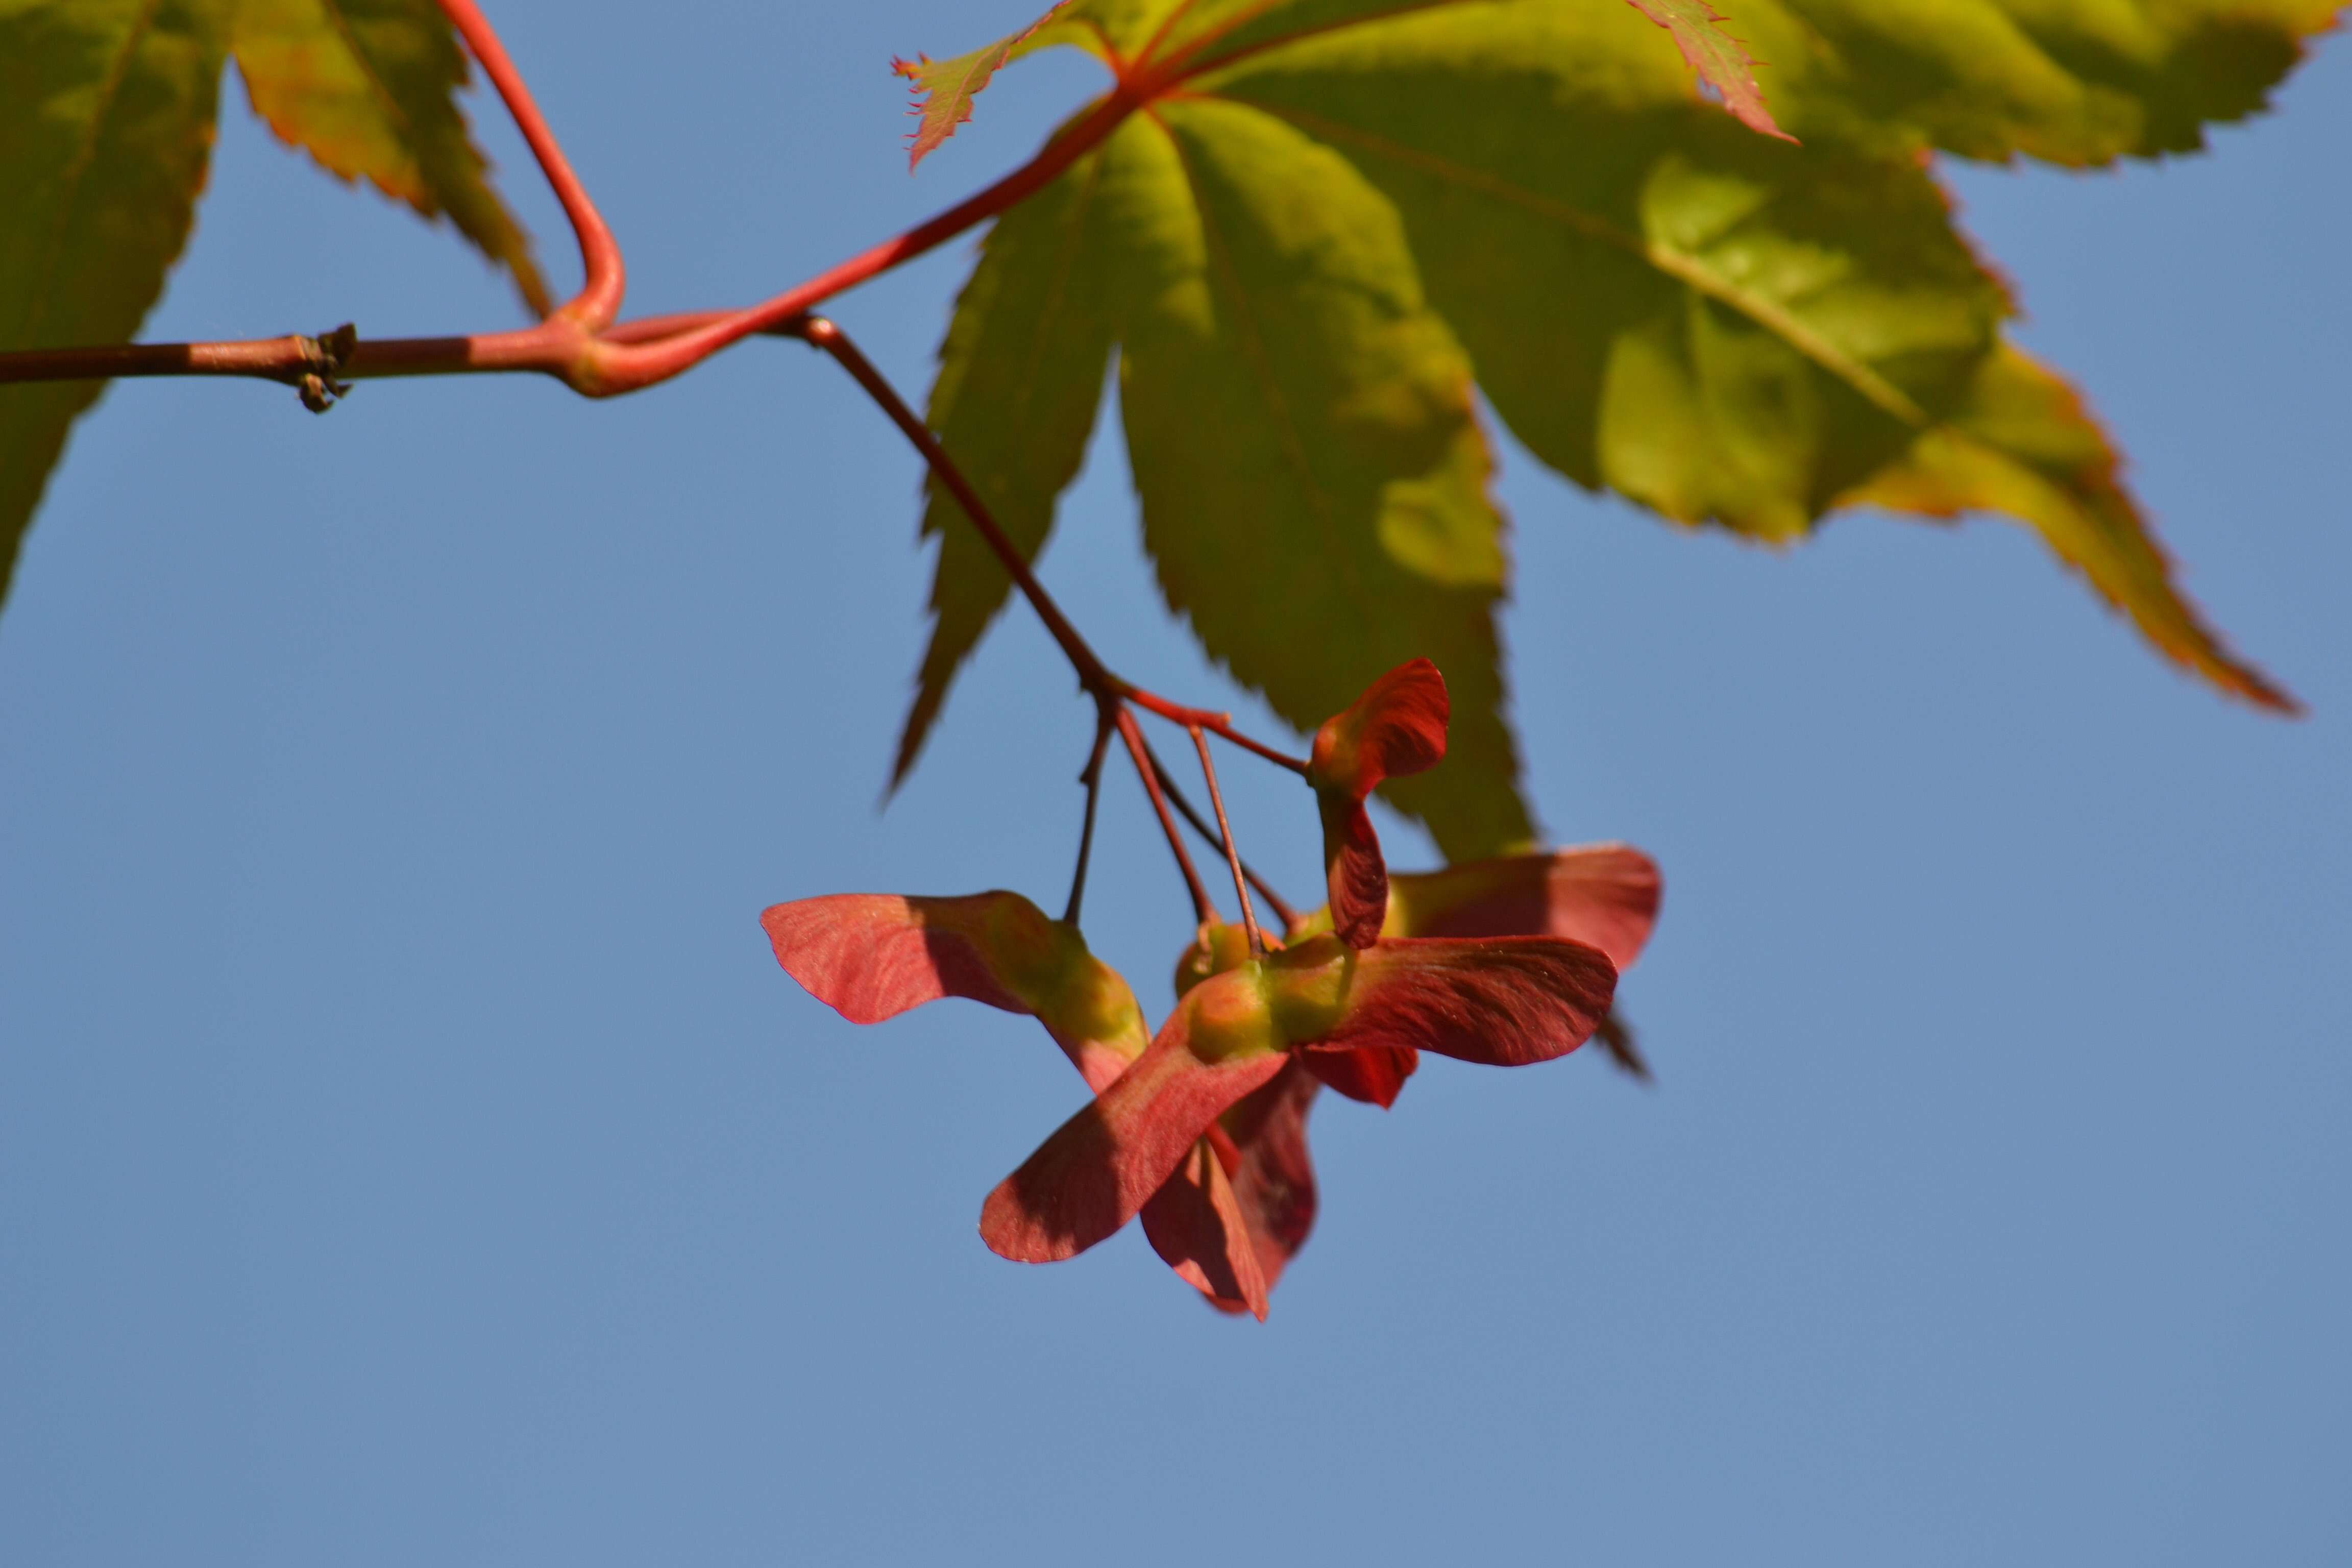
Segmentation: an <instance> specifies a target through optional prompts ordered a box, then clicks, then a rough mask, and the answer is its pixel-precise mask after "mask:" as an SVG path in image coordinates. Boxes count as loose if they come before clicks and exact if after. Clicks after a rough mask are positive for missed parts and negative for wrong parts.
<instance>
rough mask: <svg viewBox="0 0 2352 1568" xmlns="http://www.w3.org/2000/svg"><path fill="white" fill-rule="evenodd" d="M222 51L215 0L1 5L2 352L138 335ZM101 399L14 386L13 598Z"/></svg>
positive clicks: (2, 486) (2, 583)
mask: <svg viewBox="0 0 2352 1568" xmlns="http://www.w3.org/2000/svg"><path fill="white" fill-rule="evenodd" d="M221 52H222V42H221V31H220V28H219V26H218V12H217V10H216V8H215V5H213V4H212V3H210V0H74V3H72V4H69V5H68V4H58V3H56V0H0V349H26V348H60V347H66V346H69V345H74V344H80V343H104V342H124V341H126V340H128V339H129V338H130V337H131V334H132V333H133V332H135V331H138V328H139V323H140V321H141V320H142V319H143V318H144V317H145V316H146V314H147V310H148V307H150V306H151V305H152V304H153V303H154V302H155V299H156V296H157V295H159V294H160V293H161V292H162V291H163V275H164V272H165V271H166V269H167V268H170V266H171V265H172V262H173V259H174V258H176V257H177V256H178V255H179V253H180V247H181V246H182V245H183V244H184V242H185V241H186V239H187V237H188V226H189V223H190V221H191V219H192V217H193V215H194V205H195V198H196V193H197V192H198V191H199V190H201V189H202V188H203V186H204V183H205V165H206V161H207V159H208V158H209V157H210V154H211V152H212V142H213V106H214V103H215V100H216V99H217V97H218V95H219V91H220V68H221ZM101 390H103V387H102V385H101V384H99V383H95V382H68V383H59V384H46V385H44V384H30V385H16V386H0V595H5V593H6V591H7V584H8V579H9V576H10V574H12V572H13V570H14V568H15V564H16V552H17V546H18V542H19V541H20V540H21V538H22V537H23V534H24V531H25V526H26V522H27V521H29V520H30V519H31V517H32V514H33V509H34V507H35V506H36V505H37V504H38V503H39V501H40V498H41V491H42V489H43V488H44V487H45V486H46V485H47V481H48V475H49V470H50V468H52V467H53V466H54V465H55V464H56V462H57V459H58V454H59V453H61V452H62V451H63V450H64V449H65V440H66V432H67V430H68V427H69V426H71V425H72V424H73V421H74V418H75V416H77V415H79V413H80V412H81V411H82V410H83V409H85V408H87V407H89V405H90V404H91V403H93V402H95V401H96V400H97V398H98V395H99V394H100V391H101Z"/></svg>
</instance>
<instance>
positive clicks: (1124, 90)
mask: <svg viewBox="0 0 2352 1568" xmlns="http://www.w3.org/2000/svg"><path fill="white" fill-rule="evenodd" d="M441 3H442V5H443V6H444V9H445V10H446V12H447V13H448V15H449V16H450V19H451V20H452V22H453V23H455V24H457V26H458V28H459V30H460V32H461V33H463V34H464V36H465V37H466V41H467V45H468V47H471V48H473V50H474V51H475V56H476V58H478V59H480V60H481V61H482V68H483V71H484V73H485V74H486V75H488V77H489V78H490V80H491V82H492V84H493V85H494V86H495V87H496V88H497V89H498V90H499V94H500V96H501V97H502V98H503V99H504V100H506V102H507V105H508V108H509V110H510V111H511V112H512V113H513V114H514V115H515V117H516V123H517V124H518V126H520V128H521V130H522V132H523V136H524V139H525V140H526V141H527V142H530V147H531V151H532V153H533V154H534V155H535V156H537V157H538V158H539V160H540V165H541V168H542V169H543V170H544V171H545V172H546V174H547V176H548V180H549V182H550V183H551V184H553V185H554V186H555V188H556V195H557V198H558V200H560V201H562V204H563V206H564V211H565V213H566V215H567V216H569V217H570V218H571V220H572V226H573V228H574V230H575V231H576V232H577V234H578V236H579V238H580V246H581V258H582V262H583V266H584V267H585V268H586V269H587V273H588V282H587V285H586V287H584V288H583V289H582V291H581V292H580V294H579V295H578V296H577V297H576V298H574V299H573V300H572V301H571V302H570V303H568V304H566V305H565V306H564V307H563V308H562V310H559V311H558V312H557V313H556V315H555V316H553V317H551V318H550V319H549V320H548V321H541V322H540V323H539V324H538V325H536V326H532V327H526V328H523V329H521V330H520V331H503V332H475V333H469V334H466V335H462V336H452V337H437V338H383V339H377V340H373V341H369V340H362V341H361V342H359V343H358V344H357V346H356V347H355V349H354V350H353V352H352V353H351V355H350V356H348V357H347V358H346V359H345V360H344V361H343V362H342V363H341V364H340V365H339V366H338V367H336V368H337V370H338V372H339V374H342V375H344V376H348V377H351V378H353V379H359V378H373V377H378V376H394V375H468V374H505V373H515V372H531V373H536V374H542V375H551V376H553V377H555V378H556V379H557V380H559V381H562V383H564V384H566V385H568V386H570V387H571V388H572V390H573V391H575V392H578V393H581V394H583V395H587V396H591V397H610V396H614V395H620V394H623V393H629V392H636V391H640V390H642V389H644V388H646V387H648V386H652V385H654V384H656V383H658V382H663V381H667V380H668V379H669V378H670V377H672V376H675V375H677V374H681V373H682V372H685V371H688V370H690V369H692V368H693V367H694V366H695V365H697V364H698V363H701V362H702V361H704V360H706V359H708V358H709V357H710V356H711V355H712V354H714V353H718V352H719V351H720V350H721V349H724V348H728V347H730V346H731V345H732V344H735V343H738V342H741V341H742V340H743V339H745V338H747V337H751V336H755V335H758V334H761V333H775V332H780V331H789V330H790V328H791V326H792V323H793V321H795V320H796V319H797V318H799V317H800V316H802V315H803V314H804V313H805V312H807V311H808V310H813V309H814V308H815V307H816V306H818V305H820V304H822V303H823V302H824V301H825V300H829V299H831V298H833V297H834V296H835V294H838V293H841V292H842V291H843V290H845V289H851V288H855V287H856V285H858V284H860V283H864V282H866V281H867V280H868V279H873V278H875V277H877V276H878V275H880V274H881V273H884V272H887V271H888V270H889V269H890V268H894V267H897V266H898V265H899V264H900V263H902V262H906V261H909V260H912V259H913V258H916V257H918V256H920V255H922V254H923V253H925V252H926V251H929V250H931V249H934V248H935V247H938V246H940V245H941V244H944V243H945V242H946V241H948V240H950V239H952V238H954V237H956V236H957V235H960V234H961V233H963V232H964V231H965V230H967V229H970V228H971V227H973V226H976V225H978V224H981V223H983V222H985V221H987V220H988V219H989V218H992V217H994V216H996V215H997V214H999V213H1001V212H1003V211H1004V210H1005V209H1006V208H1007V207H1010V206H1012V205H1013V204H1014V203H1016V202H1019V201H1021V200H1022V199H1023V198H1024V197H1026V196H1028V195H1032V194H1033V193H1034V192H1036V191H1037V190H1039V189H1041V188H1043V187H1044V186H1045V185H1046V184H1049V183H1050V182H1052V181H1053V180H1054V179H1055V177H1056V176H1058V175H1059V174H1061V173H1062V172H1063V171H1064V170H1065V169H1067V168H1068V167H1069V166H1070V165H1071V164H1072V163H1076V161H1077V160H1078V159H1079V158H1081V157H1083V156H1084V155H1085V154H1086V153H1087V152H1088V151H1089V150H1090V149H1092V148H1093V147H1095V146H1096V145H1097V144H1098V143H1099V142H1101V141H1102V140H1103V139H1104V138H1105V137H1107V136H1108V135H1109V134H1110V133H1111V132H1112V131H1114V130H1115V129H1117V128H1118V124H1119V123H1120V121H1124V120H1125V119H1126V118H1127V117H1128V116H1129V114H1132V113H1133V112H1135V110H1137V109H1138V108H1139V107H1140V106H1141V105H1142V104H1143V103H1144V102H1145V101H1146V100H1148V99H1149V98H1150V97H1151V96H1152V95H1153V94H1155V93H1158V92H1160V91H1161V90H1163V89H1164V86H1165V84H1164V83H1162V82H1160V81H1158V80H1157V79H1148V78H1141V77H1139V78H1135V79H1129V80H1126V81H1122V82H1120V83H1119V84H1118V86H1117V87H1116V88H1115V89H1113V90H1112V91H1111V92H1110V93H1109V94H1108V95H1106V96H1105V97H1104V98H1103V99H1101V100H1098V101H1097V103H1096V105H1095V106H1094V108H1093V109H1092V110H1089V111H1088V112H1087V114H1085V115H1083V116H1081V117H1080V118H1079V119H1078V120H1077V121H1076V123H1074V124H1072V125H1071V126H1070V127H1069V128H1068V129H1067V130H1066V131H1064V132H1062V133H1061V134H1060V135H1059V136H1056V137H1055V138H1054V139H1053V140H1052V141H1050V142H1047V143H1046V144H1045V146H1044V147H1043V148H1041V149H1039V151H1038V153H1037V154H1036V156H1035V157H1034V158H1031V159H1030V160H1029V161H1028V162H1027V163H1024V164H1022V165H1021V166H1020V167H1019V168H1017V169H1014V170H1013V172H1012V173H1011V174H1006V175H1005V176H1004V177H1003V179H1000V180H998V181H997V182H996V183H995V184H992V185H990V186H988V187H987V188H986V189H984V190H982V191H980V192H978V193H977V194H975V195H971V196H969V197H967V198H966V199H964V200H963V201H961V202H958V203H957V204H956V205H953V206H951V207H950V208H948V209H947V210H946V211H945V212H942V213H940V214H939V215H938V216H934V217H931V218H929V219H927V220H926V221H924V222H922V223H919V224H917V225H916V226H914V227H913V228H910V229H908V230H907V231H906V232H905V233H903V234H901V235H898V236H897V237H895V238H891V239H887V240H885V241H883V242H882V243H881V244H879V245H876V246H872V247H868V248H866V250H863V251H861V252H859V253H858V254H857V255H856V256H853V257H851V258H849V259H848V260H846V261H844V262H842V263H840V264H839V265H837V266H835V267H832V268H827V269H826V270H824V271H823V272H820V273H818V274H817V275H816V276H815V277H814V278H811V279H808V280H807V281H805V282H803V283H797V284H794V285H793V287H792V288H790V289H785V290H784V291H783V292H782V293H781V294H778V295H775V296H773V297H772V298H771V299H768V300H763V301H761V303H759V304H757V305H752V306H749V307H746V308H743V309H739V310H700V311H694V312H691V313H688V314H684V315H677V316H667V317H659V318H655V319H653V320H651V321H635V322H621V323H617V324H616V323H614V320H613V313H614V311H617V310H618V309H619V306H620V301H621V289H622V285H623V281H624V272H623V268H622V265H621V256H620V248H619V247H618V245H617V244H615V243H614V241H613V237H612V235H611V232H610V230H609V229H608V228H607V227H606V226H605V225H604V219H603V218H602V216H599V215H598V213H597V211H596V208H595V205H594V204H593V203H592V202H591V201H589V199H588V196H587V193H586V191H585V190H584V188H583V187H582V186H581V184H580V182H579V178H578V176H577V175H576V174H573V172H572V167H571V164H570V163H568V162H567V161H566V160H565V159H564V156H563V153H562V148H561V147H559V146H558V145H557V144H556V142H555V139H554V137H553V135H552V134H551V132H549V131H548V129H547V126H546V123H545V121H544V120H543V119H542V118H541V116H540V114H539V111H538V109H537V107H536V105H535V104H533V102H532V100H531V99H530V93H529V91H528V89H525V87H524V86H523V83H522V79H521V78H520V75H519V74H518V73H517V72H516V71H515V69H514V67H513V64H512V62H511V61H510V60H509V58H508V57H507V55H506V52H505V50H504V49H503V48H502V47H500V46H499V42H498V37H497V34H496V33H495V32H494V31H492V29H491V28H490V26H489V24H488V21H487V20H485V19H484V18H483V17H482V16H481V14H480V12H479V11H478V9H477V8H476V7H475V6H474V5H472V4H471V0H441ZM303 341H304V340H301V339H298V338H292V337H286V338H260V339H249V340H238V341H231V342H209V343H145V344H137V345H131V347H130V348H129V349H128V350H126V348H125V346H124V345H120V344H114V345H106V346H102V347H94V348H65V349H42V350H37V351H33V352H31V353H0V383H6V382H12V381H34V380H38V381H89V380H106V379H111V378H114V377H118V376H151V375H243V376H259V377H263V378H265V379H268V380H271V381H283V382H292V381H296V380H299V378H300V377H301V376H303V375H306V374H316V370H315V367H314V366H313V365H311V364H310V363H308V362H307V360H306V357H305V355H304V353H303V352H302V350H301V349H300V347H299V345H300V343H301V342H303Z"/></svg>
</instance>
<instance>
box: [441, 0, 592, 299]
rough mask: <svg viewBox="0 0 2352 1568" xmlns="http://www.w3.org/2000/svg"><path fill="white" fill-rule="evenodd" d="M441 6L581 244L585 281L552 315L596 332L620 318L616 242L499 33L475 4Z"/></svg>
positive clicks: (449, 0) (445, 1)
mask: <svg viewBox="0 0 2352 1568" xmlns="http://www.w3.org/2000/svg"><path fill="white" fill-rule="evenodd" d="M440 5H441V14H442V15H443V16H446V17H448V18H449V24H450V26H454V27H456V28H457V35H458V37H462V38H464V39H465V40H466V47H467V49H469V50H471V51H472V52H473V56H474V58H475V59H477V60H478V61H480V62H481V67H482V74H483V75H484V76H486V77H488V78H489V79H490V85H491V86H492V87H493V88H495V89H498V95H499V101H500V102H501V103H504V104H505V105H506V106H507V112H508V113H509V114H510V115H512V116H513V117H514V122H515V129H516V130H518V131H520V132H522V139H523V141H524V142H526V143H528V144H529V146H530V155H531V156H532V157H533V158H536V159H537V160H539V169H540V173H541V174H545V175H546V176H547V183H548V184H550V185H551V186H552V187H554V190H555V199H556V200H557V201H558V202H560V203H562V205H563V216H565V217H566V218H568V219H569V220H570V221H571V224H572V234H573V236H574V237H576V238H577V239H578V240H579V242H580V266H581V270H582V271H583V273H584V274H585V277H584V279H583V281H582V283H581V286H580V292H579V293H577V294H575V295H573V296H572V298H571V299H570V300H567V301H566V302H565V303H563V304H562V305H561V306H559V307H557V309H556V312H555V313H556V315H558V316H560V317H562V318H563V319H565V320H567V321H572V322H573V323H575V324H576V325H578V326H580V327H582V328H584V329H585V330H586V331H590V332H601V331H604V329H605V328H606V327H609V326H611V325H612V324H613V321H614V318H615V317H617V316H618V315H619V314H620V313H621V296H622V294H623V293H624V292H625V289H627V287H628V270H627V268H625V267H624V266H623V265H622V262H621V247H620V242H619V241H617V240H615V239H614V237H613V230H612V228H611V226H608V225H607V224H606V223H605V222H604V215H603V214H602V213H600V212H598V211H597V210H596V204H595V203H594V202H593V201H591V200H590V199H589V198H588V187H587V186H586V185H584V184H581V181H580V176H579V175H578V174H576V173H574V172H573V170H572V161H571V160H570V159H568V158H566V157H565V156H564V155H563V147H562V143H561V142H557V141H556V139H555V132H554V131H553V130H552V129H551V128H550V127H549V125H548V123H547V118H546V116H544V115H542V114H541V113H540V111H539V104H538V102H537V101H536V100H533V99H532V97H531V96H530V88H529V87H528V86H527V85H525V83H524V81H523V79H522V73H521V72H520V71H519V70H517V69H515V65H514V61H513V60H512V59H511V58H509V56H508V54H507V50H506V46H505V45H504V44H503V43H501V42H499V35H498V33H497V32H496V31H495V30H494V29H493V28H492V27H491V26H490V24H489V20H488V17H486V16H483V15H482V13H481V9H480V7H478V6H477V5H475V4H474V0H440Z"/></svg>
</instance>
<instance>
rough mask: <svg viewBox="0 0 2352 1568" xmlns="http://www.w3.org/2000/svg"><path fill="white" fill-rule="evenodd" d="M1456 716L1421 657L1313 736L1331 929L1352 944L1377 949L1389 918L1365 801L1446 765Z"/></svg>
mask: <svg viewBox="0 0 2352 1568" xmlns="http://www.w3.org/2000/svg"><path fill="white" fill-rule="evenodd" d="M1451 714H1452V708H1451V703H1450V702H1449V700H1448V699H1447V697H1446V693H1445V678H1444V676H1442V675H1440V674H1439V673H1438V672H1437V667H1436V666H1435V665H1433V664H1432V663H1430V662H1429V660H1427V659H1425V658H1416V659H1412V660H1409V661H1407V662H1406V663H1403V664H1401V665H1399V666H1397V667H1396V668H1394V669H1391V670H1390V671H1389V672H1388V673H1387V674H1386V675H1383V676H1381V678H1380V679H1378V680H1375V681H1373V682H1372V684H1371V685H1370V686H1369V687H1367V688H1365V689H1364V694H1363V695H1362V696H1361V697H1359V698H1357V699H1356V700H1355V701H1354V702H1353V703H1352V704H1350V705H1349V708H1348V709H1347V710H1346V711H1345V712H1342V713H1339V714H1337V715H1335V716H1334V717H1332V718H1330V719H1328V720H1326V721H1324V724H1323V727H1322V728H1321V729H1319V730H1318V731H1315V746H1314V750H1313V751H1312V752H1310V753H1309V754H1308V757H1307V783H1308V784H1311V785H1313V786H1314V789H1315V804H1316V809H1317V811H1318V814H1319V815H1320V816H1321V817H1322V819H1323V870H1324V879H1325V881H1326V883H1327V884H1328V888H1329V891H1330V898H1331V927H1332V930H1334V931H1337V932H1338V933H1339V940H1340V941H1342V942H1346V943H1347V944H1348V945H1349V947H1356V948H1364V947H1370V946H1371V945H1372V943H1373V942H1375V941H1376V940H1378V939H1379V937H1380V934H1381V921H1382V920H1383V919H1385V918H1386V916H1387V913H1388V901H1389V884H1388V866H1387V863H1386V862H1385V861H1383V860H1382V859H1381V840H1380V835H1379V834H1377V833H1376V832H1374V831H1373V829H1372V819H1371V816H1370V813H1368V812H1366V811H1365V809H1364V801H1365V799H1366V797H1368V796H1369V795H1370V794H1371V793H1372V791H1374V790H1375V789H1378V788H1379V787H1380V786H1381V782H1382V781H1383V780H1386V779H1390V778H1395V777H1399V776H1401V775H1402V774H1406V773H1420V772H1422V771H1423V770H1424V769H1427V768H1432V767H1434V766H1436V765H1437V763H1439V762H1441V761H1443V760H1444V756H1445V728H1446V723H1447V721H1448V720H1449V718H1450V717H1451Z"/></svg>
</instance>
